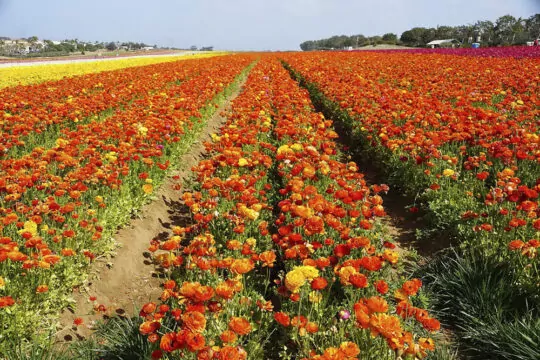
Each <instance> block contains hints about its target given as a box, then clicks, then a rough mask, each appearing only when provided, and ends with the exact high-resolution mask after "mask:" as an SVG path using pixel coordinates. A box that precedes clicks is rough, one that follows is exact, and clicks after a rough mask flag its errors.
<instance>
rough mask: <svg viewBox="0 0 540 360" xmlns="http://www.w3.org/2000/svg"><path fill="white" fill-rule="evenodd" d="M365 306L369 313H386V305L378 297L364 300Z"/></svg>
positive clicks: (384, 301)
mask: <svg viewBox="0 0 540 360" xmlns="http://www.w3.org/2000/svg"><path fill="white" fill-rule="evenodd" d="M366 305H367V307H368V308H369V310H370V311H371V312H378V313H385V312H387V311H388V303H387V302H386V300H385V299H383V298H382V297H380V296H372V297H370V298H369V299H367V300H366Z"/></svg>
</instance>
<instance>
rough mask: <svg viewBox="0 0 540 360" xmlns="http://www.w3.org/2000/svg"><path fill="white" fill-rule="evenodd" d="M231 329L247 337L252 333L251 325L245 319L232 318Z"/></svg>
mask: <svg viewBox="0 0 540 360" xmlns="http://www.w3.org/2000/svg"><path fill="white" fill-rule="evenodd" d="M229 329H231V330H232V331H234V332H235V333H237V334H238V335H247V334H249V333H250V332H251V324H250V323H249V321H247V320H246V319H244V318H241V317H232V318H231V320H230V321H229Z"/></svg>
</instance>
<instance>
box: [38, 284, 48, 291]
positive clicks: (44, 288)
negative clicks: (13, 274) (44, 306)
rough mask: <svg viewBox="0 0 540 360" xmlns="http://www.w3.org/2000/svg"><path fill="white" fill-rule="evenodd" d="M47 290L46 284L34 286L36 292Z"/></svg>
mask: <svg viewBox="0 0 540 360" xmlns="http://www.w3.org/2000/svg"><path fill="white" fill-rule="evenodd" d="M47 291H49V287H48V286H47V285H39V286H38V287H37V288H36V293H46V292H47Z"/></svg>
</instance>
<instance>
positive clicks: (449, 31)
mask: <svg viewBox="0 0 540 360" xmlns="http://www.w3.org/2000/svg"><path fill="white" fill-rule="evenodd" d="M453 35H454V28H453V27H451V26H437V29H435V37H436V38H437V39H439V40H443V39H451V38H452V37H453ZM428 42H429V41H428Z"/></svg>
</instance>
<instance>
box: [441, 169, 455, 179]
mask: <svg viewBox="0 0 540 360" xmlns="http://www.w3.org/2000/svg"><path fill="white" fill-rule="evenodd" d="M442 174H443V175H444V176H446V177H450V176H452V175H454V174H455V171H454V170H452V169H444V171H443V173H442Z"/></svg>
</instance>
